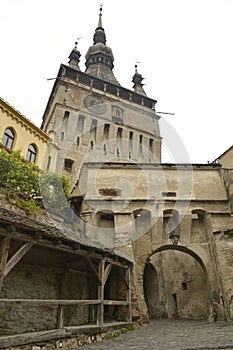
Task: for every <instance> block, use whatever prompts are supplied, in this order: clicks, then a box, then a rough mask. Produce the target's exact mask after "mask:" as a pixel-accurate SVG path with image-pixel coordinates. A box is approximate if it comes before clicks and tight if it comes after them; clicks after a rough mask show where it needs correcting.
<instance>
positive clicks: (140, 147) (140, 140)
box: [139, 135, 143, 157]
mask: <svg viewBox="0 0 233 350" xmlns="http://www.w3.org/2000/svg"><path fill="white" fill-rule="evenodd" d="M142 139H143V136H142V135H139V157H142Z"/></svg>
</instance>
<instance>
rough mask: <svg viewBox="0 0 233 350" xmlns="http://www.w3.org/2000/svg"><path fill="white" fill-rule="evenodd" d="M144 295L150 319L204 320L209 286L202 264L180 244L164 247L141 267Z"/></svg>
mask: <svg viewBox="0 0 233 350" xmlns="http://www.w3.org/2000/svg"><path fill="white" fill-rule="evenodd" d="M144 295H145V301H146V304H147V308H148V314H149V317H150V318H164V317H168V318H181V319H182V318H183V319H205V320H206V319H207V318H208V316H209V308H210V299H211V296H210V288H209V283H208V276H207V272H206V269H205V266H204V264H203V262H202V260H201V259H200V257H199V256H197V255H196V254H195V253H194V252H192V251H191V250H189V249H188V248H185V247H182V246H170V245H169V246H163V247H160V248H159V249H157V250H156V251H155V252H154V253H152V254H151V256H150V258H149V260H148V261H147V264H146V266H145V270H144Z"/></svg>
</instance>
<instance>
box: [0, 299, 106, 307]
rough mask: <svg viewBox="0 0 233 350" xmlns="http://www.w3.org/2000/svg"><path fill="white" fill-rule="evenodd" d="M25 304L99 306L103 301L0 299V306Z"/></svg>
mask: <svg viewBox="0 0 233 350" xmlns="http://www.w3.org/2000/svg"><path fill="white" fill-rule="evenodd" d="M12 303H13V304H25V305H44V306H49V305H50V306H51V305H64V306H68V305H98V304H100V303H101V300H99V299H95V300H84V299H83V300H67V299H56V300H54V299H0V305H4V304H5V305H6V304H12Z"/></svg>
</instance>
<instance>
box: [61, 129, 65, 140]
mask: <svg viewBox="0 0 233 350" xmlns="http://www.w3.org/2000/svg"><path fill="white" fill-rule="evenodd" d="M64 138H65V133H64V131H62V132H61V141H63V140H64Z"/></svg>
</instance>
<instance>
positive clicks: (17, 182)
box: [0, 149, 70, 214]
mask: <svg viewBox="0 0 233 350" xmlns="http://www.w3.org/2000/svg"><path fill="white" fill-rule="evenodd" d="M0 186H1V187H3V188H5V190H6V196H7V199H8V200H9V201H10V202H11V203H12V204H15V205H16V206H18V207H19V208H21V209H23V210H24V211H25V212H27V213H28V214H33V213H35V212H37V211H40V209H41V208H40V206H39V205H38V203H37V201H36V198H37V199H38V198H40V197H42V199H43V202H44V203H46V206H50V207H52V208H58V207H59V208H60V209H61V210H63V209H64V208H66V207H68V206H69V199H70V183H69V179H67V178H66V177H65V176H63V175H62V176H61V175H58V174H54V173H49V172H40V171H39V168H38V167H37V166H36V165H34V164H32V163H30V162H28V161H26V160H25V159H23V158H22V157H21V156H20V151H17V152H12V153H7V152H6V151H5V150H4V149H0Z"/></svg>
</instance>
